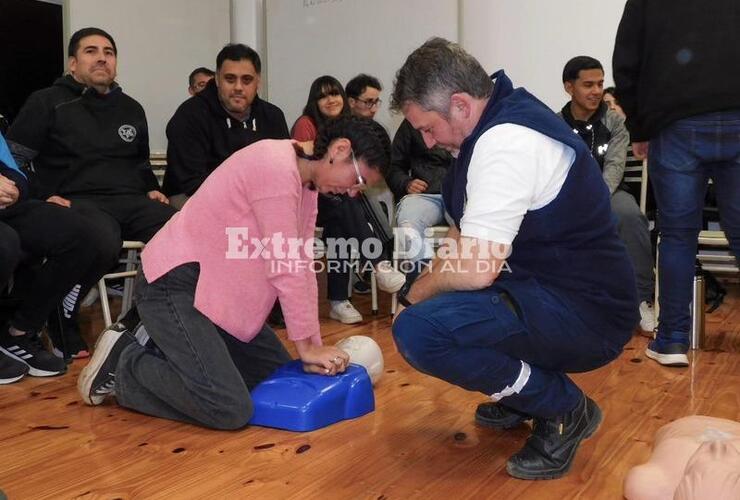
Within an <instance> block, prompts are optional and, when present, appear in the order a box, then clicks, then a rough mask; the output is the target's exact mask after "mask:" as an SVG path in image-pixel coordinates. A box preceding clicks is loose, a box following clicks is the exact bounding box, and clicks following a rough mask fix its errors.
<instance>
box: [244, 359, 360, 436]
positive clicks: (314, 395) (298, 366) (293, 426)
mask: <svg viewBox="0 0 740 500" xmlns="http://www.w3.org/2000/svg"><path fill="white" fill-rule="evenodd" d="M251 395H252V403H253V405H254V415H253V416H252V419H251V420H250V421H249V424H250V425H261V426H263V427H275V428H278V429H285V430H289V431H299V432H305V431H312V430H315V429H320V428H321V427H326V426H327V425H330V424H333V423H334V422H339V421H340V420H347V419H350V418H357V417H360V416H362V415H365V414H366V413H370V412H371V411H373V410H374V409H375V396H374V394H373V385H372V383H371V382H370V376H369V375H368V374H367V371H366V370H365V368H364V367H362V366H359V365H353V364H350V365H349V366H348V367H347V370H346V371H345V372H344V373H340V374H339V375H335V376H333V377H327V376H324V375H315V374H310V373H306V372H304V371H303V364H302V363H301V361H300V360H297V361H291V362H290V363H287V364H285V365H283V366H281V367H280V368H278V369H277V370H276V371H275V372H274V373H273V374H272V375H270V377H269V378H268V379H266V380H265V381H264V382H262V383H261V384H259V385H258V386H257V387H255V388H254V390H253V391H252V394H251Z"/></svg>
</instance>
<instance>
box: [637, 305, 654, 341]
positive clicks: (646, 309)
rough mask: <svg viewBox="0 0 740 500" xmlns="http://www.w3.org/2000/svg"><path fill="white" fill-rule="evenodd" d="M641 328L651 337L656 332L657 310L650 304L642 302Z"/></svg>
mask: <svg viewBox="0 0 740 500" xmlns="http://www.w3.org/2000/svg"><path fill="white" fill-rule="evenodd" d="M640 328H641V329H642V331H644V332H648V333H650V334H651V335H652V333H653V331H654V330H655V309H653V305H652V304H651V303H650V302H646V301H642V302H640Z"/></svg>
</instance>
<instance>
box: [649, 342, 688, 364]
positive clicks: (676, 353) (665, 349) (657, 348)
mask: <svg viewBox="0 0 740 500" xmlns="http://www.w3.org/2000/svg"><path fill="white" fill-rule="evenodd" d="M688 351H689V346H688V345H686V344H682V343H679V342H670V341H665V340H663V339H662V338H656V339H655V340H653V341H652V342H650V343H649V344H648V346H647V349H645V356H647V357H648V358H650V359H654V360H655V361H657V362H658V363H660V364H661V365H663V366H678V367H684V366H689V357H688V356H687V355H686V353H687V352H688Z"/></svg>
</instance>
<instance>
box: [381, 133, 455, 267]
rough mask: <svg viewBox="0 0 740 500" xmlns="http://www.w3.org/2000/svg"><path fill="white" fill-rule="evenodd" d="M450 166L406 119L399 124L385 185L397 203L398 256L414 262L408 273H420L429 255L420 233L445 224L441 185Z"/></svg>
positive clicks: (446, 156) (448, 157)
mask: <svg viewBox="0 0 740 500" xmlns="http://www.w3.org/2000/svg"><path fill="white" fill-rule="evenodd" d="M451 164H452V155H450V153H448V152H447V151H445V150H444V149H442V148H440V147H438V146H435V147H433V148H432V149H429V148H428V147H427V145H426V144H425V143H424V139H423V138H422V136H421V133H420V132H419V131H418V130H415V129H414V127H412V126H411V124H410V123H409V122H408V121H406V120H404V121H403V122H402V123H401V126H400V127H398V131H396V135H395V136H394V137H393V147H392V150H391V168H390V169H389V170H388V175H386V178H385V182H386V183H387V184H388V187H389V188H390V189H391V191H392V192H393V196H394V197H395V198H396V200H398V207H397V208H396V225H397V227H399V228H401V229H402V233H401V234H399V235H398V236H397V237H402V238H403V243H402V246H401V249H402V255H400V257H403V258H405V259H407V260H408V261H409V262H413V263H414V269H415V272H412V273H411V274H416V272H418V271H419V270H420V269H418V265H419V263H420V261H421V260H422V259H428V258H431V256H432V255H431V253H430V252H431V248H429V240H428V238H425V235H424V231H425V230H426V229H427V228H430V227H433V226H438V225H440V224H444V225H446V222H445V209H444V204H443V202H442V194H441V186H442V179H444V177H445V175H446V174H447V169H448V168H449V167H450V165H451ZM404 270H406V269H404ZM409 270H410V269H409Z"/></svg>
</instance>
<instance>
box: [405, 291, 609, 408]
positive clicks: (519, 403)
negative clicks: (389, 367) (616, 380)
mask: <svg viewBox="0 0 740 500" xmlns="http://www.w3.org/2000/svg"><path fill="white" fill-rule="evenodd" d="M533 287H536V284H533ZM522 300H524V301H526V302H527V304H526V307H524V308H523V309H526V310H527V311H528V312H527V313H525V314H523V317H522V318H520V317H518V316H517V315H516V314H515V313H514V312H513V311H512V310H511V309H510V307H509V306H508V305H506V304H505V303H504V302H505V300H504V299H502V295H501V289H500V288H499V287H497V286H496V285H494V286H493V287H490V288H488V289H485V290H479V291H475V292H452V293H444V294H440V295H437V296H435V297H433V298H431V299H429V300H426V301H423V302H420V303H419V304H415V305H413V306H411V307H409V308H407V309H406V310H404V311H403V312H402V313H401V314H400V315H399V316H398V318H397V319H396V321H395V323H394V325H393V335H394V339H395V341H396V345H397V346H398V349H399V352H400V353H401V355H402V356H403V357H404V358H405V359H406V360H407V361H408V362H409V364H411V365H412V366H413V367H414V368H416V369H417V370H419V371H421V372H423V373H426V374H429V375H432V376H434V377H437V378H440V379H442V380H445V381H447V382H450V383H452V384H454V385H457V386H459V387H462V388H464V389H467V390H470V391H479V392H482V393H483V394H486V395H490V396H494V395H499V396H500V395H504V396H503V397H502V398H501V400H502V403H504V404H506V405H507V406H509V407H511V408H514V409H516V410H519V411H522V412H524V413H527V414H530V415H534V416H540V417H553V416H557V415H561V414H563V413H565V412H567V411H569V410H571V409H572V408H573V407H575V405H576V404H577V403H578V402H579V401H580V399H581V397H582V392H581V390H580V389H579V388H578V387H577V386H576V385H575V384H574V383H573V381H572V380H570V378H569V377H568V376H567V375H566V374H565V373H566V372H572V371H587V370H592V369H594V368H596V367H598V366H601V365H603V364H606V363H607V362H609V361H611V360H612V359H614V357H615V356H616V355H618V353H619V352H620V350H621V349H620V348H618V347H616V346H609V345H606V344H607V341H606V340H605V339H603V338H602V337H601V332H592V331H590V329H588V328H585V327H584V325H583V324H582V323H581V321H580V320H579V319H578V317H577V316H576V315H575V313H574V312H573V310H572V309H570V308H567V307H563V306H562V303H561V302H560V301H559V300H557V299H555V297H554V296H553V295H552V294H550V293H548V292H546V291H541V290H536V289H534V290H532V293H531V294H528V297H527V298H523V297H522ZM520 305H523V304H520ZM525 364H526V366H525ZM507 388H509V389H507ZM512 388H516V389H517V390H518V392H517V391H514V392H512Z"/></svg>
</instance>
